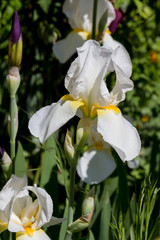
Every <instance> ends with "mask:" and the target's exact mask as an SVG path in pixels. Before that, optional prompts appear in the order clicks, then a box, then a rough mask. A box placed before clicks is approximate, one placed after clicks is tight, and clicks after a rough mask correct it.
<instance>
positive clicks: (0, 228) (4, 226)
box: [0, 221, 8, 233]
mask: <svg viewBox="0 0 160 240" xmlns="http://www.w3.org/2000/svg"><path fill="white" fill-rule="evenodd" d="M7 228H8V223H7V222H4V223H2V222H1V221H0V233H2V232H3V231H5V230H7Z"/></svg>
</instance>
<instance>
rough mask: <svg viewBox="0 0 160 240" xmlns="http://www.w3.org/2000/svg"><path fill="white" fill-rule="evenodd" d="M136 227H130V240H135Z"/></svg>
mask: <svg viewBox="0 0 160 240" xmlns="http://www.w3.org/2000/svg"><path fill="white" fill-rule="evenodd" d="M134 231H135V230H134V227H133V224H132V225H131V227H130V239H131V240H135V234H134Z"/></svg>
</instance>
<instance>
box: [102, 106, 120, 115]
mask: <svg viewBox="0 0 160 240" xmlns="http://www.w3.org/2000/svg"><path fill="white" fill-rule="evenodd" d="M102 108H104V109H106V110H112V111H114V112H115V113H120V112H121V111H120V109H119V108H118V107H116V106H114V105H112V104H110V105H109V106H104V107H102Z"/></svg>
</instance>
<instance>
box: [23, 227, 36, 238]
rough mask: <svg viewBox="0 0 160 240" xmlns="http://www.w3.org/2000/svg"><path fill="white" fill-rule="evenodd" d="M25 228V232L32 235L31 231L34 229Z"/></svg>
mask: <svg viewBox="0 0 160 240" xmlns="http://www.w3.org/2000/svg"><path fill="white" fill-rule="evenodd" d="M24 229H25V232H26V233H27V234H28V235H29V236H33V232H34V230H33V229H32V228H30V227H26V228H24Z"/></svg>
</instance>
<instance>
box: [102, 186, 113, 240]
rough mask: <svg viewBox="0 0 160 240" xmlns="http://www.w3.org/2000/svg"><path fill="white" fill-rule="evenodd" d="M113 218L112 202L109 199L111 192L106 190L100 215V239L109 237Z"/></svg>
mask: <svg viewBox="0 0 160 240" xmlns="http://www.w3.org/2000/svg"><path fill="white" fill-rule="evenodd" d="M110 219H111V204H110V199H109V192H108V191H106V194H105V196H104V198H103V202H102V211H101V217H100V231H99V240H102V239H109V223H110Z"/></svg>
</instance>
